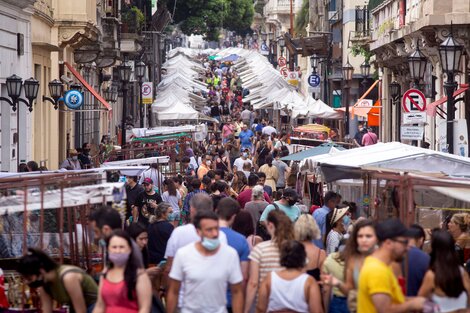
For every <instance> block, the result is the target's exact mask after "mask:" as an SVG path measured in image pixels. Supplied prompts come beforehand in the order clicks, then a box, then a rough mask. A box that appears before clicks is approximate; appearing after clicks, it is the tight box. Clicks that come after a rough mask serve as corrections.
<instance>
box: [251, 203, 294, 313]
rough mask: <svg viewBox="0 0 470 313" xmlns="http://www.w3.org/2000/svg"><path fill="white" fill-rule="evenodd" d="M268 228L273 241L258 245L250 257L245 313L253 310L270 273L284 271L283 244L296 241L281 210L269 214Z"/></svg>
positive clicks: (291, 228)
mask: <svg viewBox="0 0 470 313" xmlns="http://www.w3.org/2000/svg"><path fill="white" fill-rule="evenodd" d="M266 228H267V231H268V232H269V234H270V235H271V240H268V241H264V242H261V243H259V244H257V245H256V246H255V247H254V248H253V250H252V251H251V253H250V256H249V258H250V278H249V280H248V284H247V289H246V298H245V309H244V312H245V313H248V312H249V311H250V310H251V306H252V305H253V302H254V300H255V297H256V294H257V292H258V288H259V286H260V284H261V282H262V281H263V279H264V278H265V277H266V276H267V275H268V273H269V272H271V271H277V270H280V269H282V266H281V263H280V250H281V246H282V243H283V242H284V241H286V240H292V239H294V229H293V225H292V222H291V220H290V218H289V217H288V216H287V215H286V214H285V213H284V212H283V211H281V210H273V211H271V212H269V214H268V217H267V219H266Z"/></svg>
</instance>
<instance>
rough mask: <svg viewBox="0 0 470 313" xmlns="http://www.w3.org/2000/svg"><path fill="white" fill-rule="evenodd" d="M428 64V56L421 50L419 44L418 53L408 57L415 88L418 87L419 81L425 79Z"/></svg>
mask: <svg viewBox="0 0 470 313" xmlns="http://www.w3.org/2000/svg"><path fill="white" fill-rule="evenodd" d="M427 63H428V60H427V58H426V56H425V55H424V54H423V53H422V52H421V51H420V50H419V44H417V47H416V51H415V52H413V53H412V54H410V56H409V57H408V65H409V66H410V76H411V80H412V81H413V84H414V87H415V88H417V87H418V85H419V81H420V80H421V79H423V77H424V72H425V71H426V65H427Z"/></svg>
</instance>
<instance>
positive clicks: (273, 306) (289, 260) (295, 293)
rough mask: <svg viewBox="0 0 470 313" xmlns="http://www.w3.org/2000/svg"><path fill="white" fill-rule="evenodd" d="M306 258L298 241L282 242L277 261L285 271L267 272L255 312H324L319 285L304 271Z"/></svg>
mask: <svg viewBox="0 0 470 313" xmlns="http://www.w3.org/2000/svg"><path fill="white" fill-rule="evenodd" d="M306 259H307V253H306V252H305V247H304V245H303V244H302V243H301V242H299V241H296V240H288V241H284V243H283V244H282V247H281V261H280V263H281V266H282V267H284V269H282V270H280V271H273V272H271V273H269V274H268V275H267V276H266V279H265V280H264V281H263V283H262V284H261V287H260V291H259V298H258V305H257V308H256V312H257V313H264V312H308V313H317V312H318V313H323V308H322V305H321V294H320V288H319V286H318V283H317V282H316V281H315V279H314V278H313V277H311V276H310V275H308V274H306V273H305V271H304V269H305V260H306Z"/></svg>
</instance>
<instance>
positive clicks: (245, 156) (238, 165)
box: [233, 149, 253, 172]
mask: <svg viewBox="0 0 470 313" xmlns="http://www.w3.org/2000/svg"><path fill="white" fill-rule="evenodd" d="M249 151H250V150H248V149H244V150H243V151H242V155H241V156H240V157H239V158H237V159H235V161H234V162H233V171H234V172H237V171H242V170H243V165H244V164H245V163H246V162H249V163H250V164H251V166H250V167H253V161H251V159H250V158H249V157H250V152H249Z"/></svg>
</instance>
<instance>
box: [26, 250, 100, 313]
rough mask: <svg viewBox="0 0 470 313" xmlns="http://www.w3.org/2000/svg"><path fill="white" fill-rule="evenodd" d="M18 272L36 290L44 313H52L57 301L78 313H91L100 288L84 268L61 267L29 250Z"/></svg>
mask: <svg viewBox="0 0 470 313" xmlns="http://www.w3.org/2000/svg"><path fill="white" fill-rule="evenodd" d="M17 271H18V272H19V273H20V274H21V275H22V276H23V278H24V280H25V282H26V283H27V284H28V286H29V287H30V288H34V289H37V291H38V293H39V297H40V300H41V301H40V302H41V308H40V309H41V311H42V312H44V313H52V309H53V302H54V301H56V302H58V303H59V304H60V305H69V306H70V307H71V309H72V310H73V312H75V313H90V312H92V310H93V307H94V305H95V302H96V299H97V294H98V286H97V285H96V282H95V281H94V280H93V278H92V277H91V276H90V275H88V274H86V273H85V271H84V270H82V269H81V268H79V267H76V266H72V265H59V264H57V263H56V262H54V260H52V259H51V258H50V257H49V256H48V255H47V254H45V253H44V252H42V251H40V250H38V249H34V248H28V252H27V253H26V255H24V256H23V257H22V258H21V259H19V261H18V268H17Z"/></svg>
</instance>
